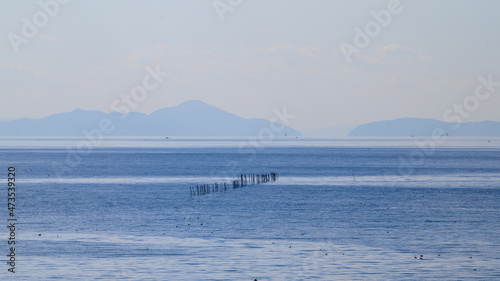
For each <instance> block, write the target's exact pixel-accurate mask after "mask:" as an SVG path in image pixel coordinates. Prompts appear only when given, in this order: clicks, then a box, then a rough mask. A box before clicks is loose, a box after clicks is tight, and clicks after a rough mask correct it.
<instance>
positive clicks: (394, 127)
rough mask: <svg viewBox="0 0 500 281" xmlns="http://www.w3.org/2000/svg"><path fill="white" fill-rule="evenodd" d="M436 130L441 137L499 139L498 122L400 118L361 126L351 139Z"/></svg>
mask: <svg viewBox="0 0 500 281" xmlns="http://www.w3.org/2000/svg"><path fill="white" fill-rule="evenodd" d="M435 129H438V130H439V131H441V133H442V134H443V135H448V136H456V137H500V122H494V121H482V122H470V123H461V124H460V123H446V122H441V121H438V120H434V119H420V118H401V119H396V120H389V121H379V122H371V123H367V124H363V125H360V126H357V127H356V128H354V129H353V130H352V131H351V132H350V133H349V136H351V137H411V136H432V134H433V131H434V130H435Z"/></svg>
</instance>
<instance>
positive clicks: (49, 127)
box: [0, 100, 301, 137]
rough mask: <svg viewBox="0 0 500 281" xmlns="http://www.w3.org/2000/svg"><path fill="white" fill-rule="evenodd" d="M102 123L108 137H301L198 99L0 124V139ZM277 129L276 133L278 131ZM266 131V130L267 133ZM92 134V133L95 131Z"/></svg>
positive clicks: (74, 131) (77, 130)
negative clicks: (143, 109)
mask: <svg viewBox="0 0 500 281" xmlns="http://www.w3.org/2000/svg"><path fill="white" fill-rule="evenodd" d="M103 120H105V121H106V122H105V123H107V124H106V125H107V127H108V129H110V128H113V129H112V130H109V131H108V132H109V133H107V134H106V135H109V136H165V137H168V136H226V137H231V136H258V135H259V133H260V134H262V135H264V136H265V137H268V135H267V134H266V133H263V130H265V129H266V128H268V129H269V130H271V129H272V132H273V134H274V136H276V137H278V136H285V134H286V135H288V136H300V135H301V133H300V132H299V131H297V130H295V129H293V128H290V127H288V126H284V125H281V124H277V123H273V122H271V121H268V120H265V119H259V118H251V119H246V118H242V117H240V116H237V115H235V114H232V113H229V112H226V111H224V110H222V109H219V108H217V107H215V106H211V105H208V104H206V103H204V102H202V101H199V100H192V101H187V102H184V103H181V104H180V105H178V106H174V107H169V108H163V109H159V110H157V111H155V112H153V113H151V114H149V115H148V114H144V113H139V112H130V113H128V114H127V115H123V114H121V113H119V112H111V113H105V112H101V111H94V110H82V109H76V110H74V111H71V112H67V113H60V114H54V115H50V116H47V117H44V118H40V119H30V118H23V119H17V120H12V121H0V136H4V137H7V136H8V137H13V136H83V135H84V134H85V133H88V134H92V132H93V130H96V129H99V128H100V126H101V125H102V124H101V123H102V122H103ZM277 128H278V129H279V130H277ZM266 131H267V130H266ZM94 132H95V131H94Z"/></svg>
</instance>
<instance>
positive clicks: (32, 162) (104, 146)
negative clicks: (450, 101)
mask: <svg viewBox="0 0 500 281" xmlns="http://www.w3.org/2000/svg"><path fill="white" fill-rule="evenodd" d="M81 141H82V140H78V139H68V138H60V139H43V138H42V139H12V138H8V139H5V138H4V139H0V168H1V169H2V171H3V173H2V174H3V177H2V178H3V179H2V181H3V182H4V183H5V184H4V188H2V190H3V191H2V193H3V195H2V196H4V197H3V198H4V199H2V200H1V202H4V203H2V204H3V205H5V206H4V207H2V208H1V210H2V211H0V217H1V218H2V221H3V222H4V224H5V225H7V216H8V210H7V206H6V198H7V194H6V193H7V190H6V189H7V184H6V182H7V169H8V167H11V166H12V167H15V168H16V183H17V185H16V188H17V189H16V218H17V219H18V221H17V222H16V225H17V229H16V231H17V232H16V240H17V242H16V258H17V259H16V273H15V274H12V273H9V272H8V271H7V269H8V266H7V265H6V263H5V256H6V255H7V254H8V245H7V240H6V238H7V237H8V233H7V231H6V229H7V228H6V227H5V226H4V227H2V228H1V229H2V230H1V232H0V233H1V235H2V237H3V238H2V245H3V246H1V247H0V251H1V255H2V256H3V257H4V259H3V260H4V262H3V265H2V267H1V270H2V272H1V273H0V279H1V280H52V279H59V280H115V279H120V280H254V279H258V280H368V279H370V280H401V279H409V280H416V279H436V280H438V279H440V280H442V279H450V280H457V279H462V280H464V279H500V139H498V138H485V139H482V138H474V139H458V138H457V139H454V138H449V139H448V140H447V141H446V142H443V143H440V144H436V143H433V142H432V141H428V140H427V146H422V143H424V140H418V139H417V140H415V139H409V138H408V139H401V138H396V139H309V140H303V139H294V138H290V139H277V140H274V141H270V142H267V141H266V142H263V141H259V140H256V139H251V140H247V139H217V138H213V139H180V138H179V139H176V138H172V139H168V140H165V139H162V138H129V139H124V138H115V139H106V140H105V141H102V142H101V143H100V144H99V145H98V146H93V147H86V148H85V149H84V148H82V147H80V148H81V149H80V151H78V150H76V148H77V147H78V145H79V144H81ZM419 144H420V146H421V147H420V148H419ZM434 145H436V147H434ZM422 147H423V148H422ZM54 163H56V164H55V165H54ZM54 167H56V169H54ZM268 172H277V173H278V174H279V180H278V181H276V182H273V183H266V184H260V185H255V186H245V187H243V188H239V189H234V190H233V189H230V190H227V191H225V192H220V193H212V194H208V195H203V196H190V192H189V187H190V186H191V185H195V184H207V183H215V182H223V181H230V180H233V179H236V178H237V176H238V174H240V173H245V174H250V173H268ZM421 255H422V257H421Z"/></svg>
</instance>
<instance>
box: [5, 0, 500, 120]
mask: <svg viewBox="0 0 500 281" xmlns="http://www.w3.org/2000/svg"><path fill="white" fill-rule="evenodd" d="M51 1H52V2H53V1H55V0H41V2H42V3H50V2H51ZM66 1H67V0H66ZM66 1H65V2H66ZM218 1H219V2H216V4H217V5H218V7H219V13H218V12H217V11H216V9H215V8H214V1H212V0H207V1H202V0H196V1H194V0H192V1H189V0H179V1H166V0H161V1H123V0H120V1H118V0H116V1H77V0H72V1H69V3H67V4H57V5H58V10H57V9H56V7H55V6H54V5H53V4H52V5H48V8H46V9H48V11H49V12H50V13H51V14H52V15H51V16H50V15H49V16H48V17H47V18H44V13H45V14H47V13H48V12H44V9H43V8H42V7H41V6H40V4H39V3H38V1H7V0H2V1H0V3H1V5H2V9H0V34H1V35H2V37H1V38H2V40H0V86H1V87H0V98H1V101H0V118H1V119H12V118H19V117H43V116H47V115H50V114H53V113H60V112H68V111H72V110H74V109H76V108H82V109H94V110H101V111H106V112H109V111H111V104H112V103H113V101H114V100H116V99H117V98H120V97H121V96H122V95H130V92H131V90H132V89H133V88H134V87H136V86H140V85H142V83H143V82H142V81H143V78H144V77H145V76H146V75H147V72H146V70H145V68H146V67H148V66H149V67H152V68H155V67H156V65H159V67H160V69H161V71H165V72H169V73H170V76H169V77H168V78H167V79H165V80H164V81H163V82H162V83H161V84H160V85H159V87H157V88H156V89H154V90H151V91H149V92H148V94H147V97H146V98H145V99H144V100H143V101H141V102H140V103H138V105H137V107H136V108H135V109H134V110H135V111H140V112H145V113H150V112H153V111H155V110H157V109H159V108H163V107H170V106H175V105H177V104H179V103H181V102H183V101H187V100H192V99H199V100H202V101H204V102H206V103H208V104H211V105H214V106H217V107H219V108H221V109H224V110H227V111H229V112H232V113H235V114H238V115H240V116H243V117H247V118H249V117H259V118H266V119H270V118H272V117H273V108H278V109H281V108H283V107H285V106H286V107H287V111H288V112H290V113H293V114H295V115H296V118H295V119H294V120H293V121H292V123H291V124H290V125H291V126H292V127H294V128H296V129H317V128H325V127H330V126H337V125H352V124H361V123H365V122H369V121H378V120H385V119H394V118H400V117H421V118H435V119H439V120H443V113H444V112H446V110H448V109H450V108H451V109H452V108H453V105H454V104H455V103H457V104H459V103H462V102H463V101H464V99H466V97H467V96H470V95H473V94H474V90H475V88H476V86H477V85H478V83H479V82H478V76H484V77H487V76H488V75H490V74H491V75H492V78H493V81H500V55H499V50H500V36H499V35H500V34H499V33H500V32H499V30H500V29H499V28H500V17H499V15H498V12H499V11H500V1H495V0H492V1H457V0H450V1H434V0H433V1H409V0H401V1H400V3H399V5H397V3H395V2H394V0H389V1H388V0H383V1H347V0H346V1H327V0H324V1H314V0H303V1H294V0H268V1H263V0H242V1H238V0H218ZM61 2H63V1H62V0H61ZM53 3H58V2H53ZM225 5H226V6H225ZM228 5H229V6H228ZM231 5H232V6H231ZM388 5H389V6H390V7H392V9H393V10H392V12H391V11H390V10H388ZM391 5H392V6H391ZM228 7H230V9H231V10H226V11H224V8H228ZM381 10H385V11H387V12H385V13H384V12H382V13H379V11H381ZM372 11H373V12H375V13H379V15H380V16H379V17H380V18H379V21H381V23H382V24H380V23H375V19H374V15H373V13H372ZM393 12H394V13H393ZM387 13H389V14H390V15H391V18H390V20H388V19H387V17H385V18H384V17H383V15H387ZM219 14H221V15H222V19H221V17H220V16H219ZM34 16H35V21H36V23H38V26H39V27H37V26H36V25H35V23H34V19H33V17H34ZM23 18H26V19H27V20H28V21H29V22H30V23H26V22H25V21H23ZM384 20H385V21H384ZM374 23H375V24H374ZM31 24H33V25H34V26H35V28H37V29H38V30H37V31H36V32H33V30H30V29H29V25H31ZM383 25H385V26H383ZM27 26H28V27H27ZM377 26H378V28H379V29H378V30H377ZM23 27H24V35H23ZM366 27H368V32H371V35H362V36H367V38H368V40H369V42H368V41H366V40H365V41H364V43H363V42H362V40H361V39H359V38H358V39H359V40H358V41H355V36H356V34H358V35H359V33H357V31H356V28H359V29H360V30H361V31H362V32H363V33H366V32H367V31H366V30H365V28H366ZM370 28H371V29H370ZM30 32H31V33H30ZM13 34H14V35H13ZM25 35H28V36H25ZM16 36H17V37H16ZM362 36H361V37H360V38H362ZM27 37H31V38H27ZM358 37H359V36H358ZM13 38H15V40H14V41H13ZM19 38H22V39H19ZM365 39H366V38H365ZM12 42H15V43H14V44H13V43H12ZM342 42H344V43H346V44H349V45H352V46H354V47H356V46H357V47H360V46H361V48H358V51H359V52H357V53H356V54H353V55H351V56H350V58H351V61H350V62H348V61H347V60H346V58H345V56H344V53H343V52H342V51H341V47H340V44H341V43H342ZM356 42H358V44H357V45H356ZM360 43H363V44H364V45H363V46H362V45H360ZM365 43H366V44H365ZM16 48H17V49H18V52H17V53H16V52H15V51H14V50H15V49H16ZM497 89H498V90H497V91H496V92H494V93H493V94H492V95H491V96H490V97H489V98H488V99H486V100H482V101H480V104H479V105H478V106H477V110H475V111H474V112H470V113H471V114H470V117H469V118H467V120H466V121H481V120H495V121H500V110H498V108H499V105H500V87H499V88H497Z"/></svg>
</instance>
